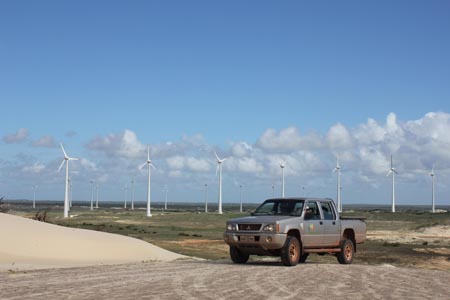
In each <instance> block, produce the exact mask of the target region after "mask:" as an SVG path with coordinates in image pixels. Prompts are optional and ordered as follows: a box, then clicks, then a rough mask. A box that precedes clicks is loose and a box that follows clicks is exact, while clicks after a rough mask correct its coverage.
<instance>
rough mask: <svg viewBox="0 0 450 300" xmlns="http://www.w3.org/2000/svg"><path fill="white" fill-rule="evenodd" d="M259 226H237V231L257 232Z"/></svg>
mask: <svg viewBox="0 0 450 300" xmlns="http://www.w3.org/2000/svg"><path fill="white" fill-rule="evenodd" d="M260 229H261V224H238V230H239V231H259V230H260Z"/></svg>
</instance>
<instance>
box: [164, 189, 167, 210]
mask: <svg viewBox="0 0 450 300" xmlns="http://www.w3.org/2000/svg"><path fill="white" fill-rule="evenodd" d="M164 194H165V195H164V196H165V197H164V210H167V184H165V185H164Z"/></svg>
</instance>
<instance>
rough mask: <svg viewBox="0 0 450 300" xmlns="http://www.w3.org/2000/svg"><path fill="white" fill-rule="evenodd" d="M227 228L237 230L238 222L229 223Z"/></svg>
mask: <svg viewBox="0 0 450 300" xmlns="http://www.w3.org/2000/svg"><path fill="white" fill-rule="evenodd" d="M227 230H228V231H236V230H237V226H236V224H233V223H228V224H227Z"/></svg>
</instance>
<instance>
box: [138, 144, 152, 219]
mask: <svg viewBox="0 0 450 300" xmlns="http://www.w3.org/2000/svg"><path fill="white" fill-rule="evenodd" d="M146 165H147V168H148V183H147V217H151V216H152V213H151V210H150V177H151V171H150V167H152V168H155V166H153V163H152V161H151V160H150V147H148V148H147V161H146V162H145V163H144V164H143V165H142V166H141V169H142V168H143V167H145V166H146Z"/></svg>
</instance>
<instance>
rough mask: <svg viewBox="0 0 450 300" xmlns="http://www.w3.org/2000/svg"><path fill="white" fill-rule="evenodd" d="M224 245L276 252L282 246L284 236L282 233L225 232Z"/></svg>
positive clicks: (284, 240)
mask: <svg viewBox="0 0 450 300" xmlns="http://www.w3.org/2000/svg"><path fill="white" fill-rule="evenodd" d="M223 239H224V241H225V243H227V244H228V245H230V246H236V247H238V248H252V247H253V248H261V249H262V250H276V249H280V248H281V247H283V246H284V243H285V242H286V234H283V233H261V232H256V233H249V232H245V233H241V232H229V231H226V232H225V233H224V234H223Z"/></svg>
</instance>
